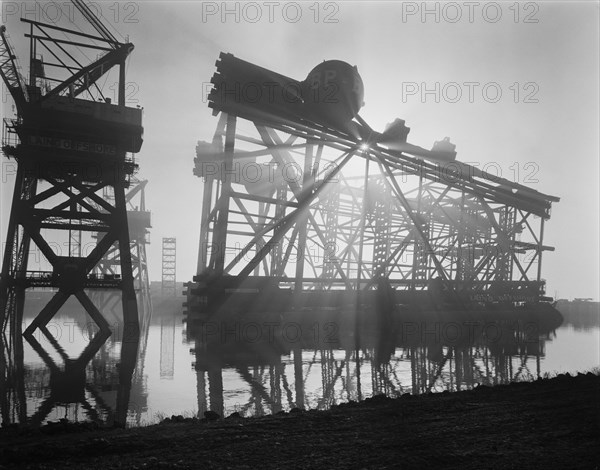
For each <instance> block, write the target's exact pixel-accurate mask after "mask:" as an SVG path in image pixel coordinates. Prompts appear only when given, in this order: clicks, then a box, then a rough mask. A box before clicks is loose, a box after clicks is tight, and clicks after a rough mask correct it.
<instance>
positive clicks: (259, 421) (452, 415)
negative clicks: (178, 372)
mask: <svg viewBox="0 0 600 470" xmlns="http://www.w3.org/2000/svg"><path fill="white" fill-rule="evenodd" d="M169 421H172V420H169ZM175 421H180V420H175ZM57 426H59V427H60V425H55V426H54V429H53V430H51V429H50V428H52V427H46V428H42V429H40V430H35V431H34V430H20V431H19V430H15V429H13V430H8V429H2V431H0V465H1V466H0V468H32V469H34V468H36V469H37V468H45V469H51V468H56V469H62V468H68V467H70V468H78V469H79V468H81V469H84V468H86V469H87V468H89V469H106V468H140V469H141V468H182V469H193V468H194V469H195V468H211V469H212V468H214V469H220V468H236V469H243V468H245V469H250V468H262V469H276V468H286V469H300V468H302V469H304V468H314V469H317V468H318V469H325V468H357V469H362V468H407V469H412V468H415V469H421V468H461V469H480V468H495V469H509V468H519V469H522V468H544V469H548V468H556V469H563V468H582V469H583V468H589V469H594V468H598V466H599V465H600V377H599V376H598V375H595V374H592V373H588V374H579V375H577V376H575V377H571V376H568V375H561V376H558V377H556V378H553V379H545V380H538V381H536V382H531V383H525V382H518V383H513V384H511V385H501V386H496V387H477V388H476V389H474V390H470V391H464V392H456V393H439V394H429V395H421V396H411V395H403V396H402V397H400V398H397V399H388V398H385V397H375V398H371V399H367V400H365V401H363V402H360V403H350V404H343V405H339V406H335V407H333V408H332V409H331V410H328V411H296V412H290V413H282V414H279V415H275V416H267V417H262V418H247V419H245V418H236V417H232V418H227V419H219V420H216V421H208V420H197V419H188V420H186V421H184V422H169V423H163V424H158V425H153V426H148V427H143V428H133V429H96V430H86V428H89V427H90V426H81V425H66V426H63V429H58V428H57Z"/></svg>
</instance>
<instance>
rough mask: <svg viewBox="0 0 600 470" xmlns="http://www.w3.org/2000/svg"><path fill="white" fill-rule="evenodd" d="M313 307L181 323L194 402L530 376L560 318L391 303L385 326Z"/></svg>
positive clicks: (274, 406) (255, 401)
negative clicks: (403, 309) (417, 310)
mask: <svg viewBox="0 0 600 470" xmlns="http://www.w3.org/2000/svg"><path fill="white" fill-rule="evenodd" d="M328 315H329V318H327V316H328ZM320 316H321V319H320V318H319V315H314V316H308V315H307V316H305V317H302V318H300V317H299V316H298V315H297V314H292V315H283V316H281V315H280V316H277V315H275V316H272V317H268V316H266V317H264V316H263V317H261V318H254V319H249V318H243V319H233V320H232V319H229V320H227V321H221V322H208V323H206V322H204V323H198V324H193V323H191V324H188V326H187V339H188V342H189V343H190V344H191V345H193V347H192V349H191V353H192V355H193V356H194V359H193V367H194V370H195V371H196V376H197V391H198V404H197V405H198V410H199V411H200V412H202V411H204V410H208V409H210V410H212V411H214V412H216V413H219V414H220V415H224V414H228V413H231V412H234V411H237V412H239V413H242V414H244V415H263V414H266V413H277V412H279V411H281V410H289V409H291V408H296V407H297V408H319V409H324V408H328V407H330V406H331V405H333V404H336V403H339V402H344V401H349V400H361V399H364V398H365V397H368V396H371V395H374V394H379V393H384V394H386V395H389V396H398V395H401V394H403V393H413V394H420V393H427V392H434V391H435V392H439V391H443V390H448V391H455V390H463V389H469V388H472V387H474V386H476V385H478V384H482V385H495V384H501V383H508V382H511V381H514V380H531V379H534V378H536V377H539V376H540V374H541V369H540V359H541V358H543V356H544V354H545V342H546V341H547V340H549V339H551V337H552V336H553V335H554V331H555V329H556V328H558V327H559V326H560V324H561V321H562V318H561V317H560V314H558V312H556V311H555V310H553V309H540V310H539V311H528V312H489V311H488V312H479V313H477V312H473V313H470V314H465V313H464V312H446V313H443V314H439V313H435V314H434V315H428V314H422V315H418V316H414V315H410V314H407V313H404V314H403V313H400V314H398V315H396V316H395V318H394V319H392V321H391V323H389V324H388V325H386V328H385V329H381V328H379V327H377V326H373V325H371V326H369V322H368V320H363V321H360V320H359V323H358V324H357V323H356V322H355V321H354V319H352V318H344V317H343V315H337V316H334V317H332V316H331V315H330V314H329V313H328V312H321V313H320ZM322 318H324V319H326V320H327V321H323V320H322ZM364 318H366V319H368V318H373V316H369V315H365V316H364Z"/></svg>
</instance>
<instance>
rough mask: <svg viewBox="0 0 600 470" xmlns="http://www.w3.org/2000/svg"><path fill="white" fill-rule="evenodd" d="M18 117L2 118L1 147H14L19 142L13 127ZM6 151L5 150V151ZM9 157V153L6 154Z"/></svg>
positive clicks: (17, 122) (17, 121)
mask: <svg viewBox="0 0 600 470" xmlns="http://www.w3.org/2000/svg"><path fill="white" fill-rule="evenodd" d="M19 122H20V121H19V120H18V119H9V118H4V119H3V120H2V149H3V150H4V149H5V148H16V147H17V145H19V144H20V143H21V141H20V139H19V136H18V135H17V131H16V130H15V127H16V126H17V124H19ZM5 153H6V152H5ZM6 156H7V157H9V155H6Z"/></svg>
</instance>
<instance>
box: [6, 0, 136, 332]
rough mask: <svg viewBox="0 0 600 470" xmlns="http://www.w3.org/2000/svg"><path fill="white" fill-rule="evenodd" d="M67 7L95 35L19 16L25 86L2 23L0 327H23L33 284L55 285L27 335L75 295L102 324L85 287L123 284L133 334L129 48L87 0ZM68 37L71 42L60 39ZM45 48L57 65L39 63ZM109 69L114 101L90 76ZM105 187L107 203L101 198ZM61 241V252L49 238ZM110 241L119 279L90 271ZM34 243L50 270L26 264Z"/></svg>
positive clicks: (133, 113)
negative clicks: (13, 113) (11, 167)
mask: <svg viewBox="0 0 600 470" xmlns="http://www.w3.org/2000/svg"><path fill="white" fill-rule="evenodd" d="M74 3H75V6H76V7H77V8H78V9H79V10H80V11H81V12H82V13H83V14H84V17H85V18H86V19H87V20H88V22H89V23H90V24H91V25H92V26H93V28H94V29H95V31H96V32H97V35H93V34H87V33H84V32H82V31H73V30H68V29H66V28H62V27H59V26H57V25H54V24H46V23H40V22H37V21H33V20H28V19H22V21H23V22H25V23H27V24H28V26H29V34H26V37H28V38H29V39H30V48H29V49H30V57H29V70H30V72H29V80H28V82H25V80H24V79H23V77H21V75H20V73H19V69H18V66H17V65H16V62H15V56H14V53H13V51H12V48H11V46H10V44H9V42H8V40H7V38H6V36H5V27H4V26H2V50H0V56H1V57H2V58H3V62H2V63H1V64H0V65H1V71H2V77H3V79H4V82H5V84H6V86H7V88H8V90H9V91H10V93H11V95H12V97H13V99H14V101H15V105H16V109H17V117H16V119H10V120H5V121H4V136H5V137H6V139H5V140H4V141H3V144H2V145H3V146H2V150H3V153H4V155H5V156H6V157H7V158H10V159H14V160H15V161H16V162H17V165H18V170H17V175H16V181H15V187H14V188H15V189H14V195H13V200H12V206H11V212H10V218H9V224H8V232H7V242H6V248H5V252H4V258H3V264H2V278H1V279H0V324H1V326H2V330H3V331H5V330H6V328H7V325H8V324H11V325H13V326H14V328H13V329H14V331H20V324H21V320H22V309H23V301H24V296H25V290H26V289H28V288H31V287H51V288H55V289H57V291H56V293H55V295H54V297H53V298H52V300H51V301H50V302H49V303H48V304H47V305H46V307H44V309H43V310H42V311H41V312H40V313H39V315H38V316H37V317H36V319H35V320H34V321H33V322H32V323H31V324H30V326H29V327H28V329H27V330H26V332H25V333H27V334H31V333H32V332H33V331H34V330H35V329H36V328H38V327H40V328H41V327H43V326H44V325H45V324H46V323H47V322H48V321H49V320H50V319H51V318H52V316H53V315H54V314H56V312H57V311H58V310H59V309H60V308H61V306H62V305H64V303H65V302H66V300H67V299H68V298H69V297H70V296H72V295H73V296H75V297H76V298H77V299H78V300H79V302H80V303H81V304H82V306H83V307H84V308H85V310H86V311H87V312H88V314H89V315H90V316H91V317H92V318H93V319H94V321H95V322H96V323H98V324H99V325H104V324H105V323H106V320H105V319H104V318H103V317H102V314H101V313H100V312H99V311H98V308H97V307H96V306H95V305H94V304H93V302H92V301H91V300H90V298H89V296H88V295H87V293H86V292H85V291H84V289H90V288H91V289H93V288H117V289H120V290H121V291H122V303H123V311H124V314H125V316H126V322H127V323H128V324H129V326H130V328H131V331H137V330H139V326H138V315H137V303H136V297H135V290H134V286H133V273H132V264H131V254H130V251H129V244H130V240H129V233H128V223H127V207H126V199H125V190H126V188H127V187H128V185H129V179H130V176H131V175H132V174H133V173H134V171H135V169H136V167H137V165H136V164H135V161H134V158H133V154H134V153H135V152H138V151H139V150H140V148H141V145H142V134H143V128H142V110H141V109H135V108H128V107H126V106H125V85H126V81H125V64H126V59H127V57H128V56H129V54H130V53H131V51H132V50H133V44H130V43H121V42H119V41H117V40H116V39H115V37H114V36H113V35H112V34H111V33H110V32H108V31H107V30H106V28H105V27H104V26H103V25H102V24H101V23H100V21H99V20H98V19H97V18H96V17H95V16H94V14H93V13H92V12H91V10H89V7H87V5H86V4H84V3H83V2H80V1H76V2H74ZM67 34H68V35H70V36H69V37H70V38H71V39H72V40H65V39H63V36H65V35H67ZM42 51H43V52H47V53H48V54H50V55H51V56H52V57H53V58H54V59H53V60H54V61H52V62H51V61H48V56H46V59H44V56H43V55H42ZM84 51H87V52H90V51H95V52H96V53H98V52H100V55H99V56H98V58H97V59H96V60H94V61H93V62H92V63H90V64H88V65H84V61H85V60H88V61H89V59H87V56H86V55H85V52H84ZM4 58H8V59H6V60H4ZM115 66H117V67H118V69H119V79H118V103H117V104H112V102H111V99H110V98H106V97H104V96H103V95H102V91H101V90H100V88H99V87H98V85H97V82H98V80H99V79H100V78H101V77H103V76H104V75H105V74H106V73H107V72H108V71H109V70H110V69H111V68H113V67H115ZM84 97H85V98H84ZM86 98H87V99H86ZM90 98H91V99H90ZM107 193H108V194H110V195H111V198H110V199H107V198H105V197H103V196H104V195H105V194H107ZM92 233H101V234H102V236H101V237H98V238H97V243H94V246H93V247H92V248H91V249H89V250H86V252H85V253H83V252H81V250H80V249H78V248H77V247H81V245H82V243H83V242H82V238H81V237H82V234H85V235H86V236H87V237H88V239H89V237H90V236H91V234H92ZM65 238H66V239H67V240H68V245H69V247H68V249H67V250H66V252H65V251H64V250H61V249H60V248H61V247H60V245H59V244H57V243H56V240H62V239H65ZM32 242H33V244H32ZM115 243H118V246H119V251H120V278H119V279H117V278H116V277H115V276H98V275H96V274H94V273H93V272H92V271H93V270H94V269H95V267H96V265H97V264H98V263H99V262H100V260H101V259H102V258H103V256H104V255H105V254H106V253H107V252H108V251H109V250H110V249H111V247H112V246H113V244H115ZM33 245H35V246H36V247H37V248H38V249H39V250H40V252H41V254H42V255H43V256H44V258H45V259H46V260H47V262H48V263H49V264H50V266H51V270H48V271H32V270H31V268H30V266H29V262H28V257H29V249H30V246H33ZM11 336H15V335H14V334H12V333H11ZM136 336H137V333H136Z"/></svg>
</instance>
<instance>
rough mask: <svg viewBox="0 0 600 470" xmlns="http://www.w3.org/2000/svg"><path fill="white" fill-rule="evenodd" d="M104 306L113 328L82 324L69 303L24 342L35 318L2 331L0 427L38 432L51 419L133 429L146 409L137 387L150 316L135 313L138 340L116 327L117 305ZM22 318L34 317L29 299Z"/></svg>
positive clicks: (81, 317) (79, 312) (134, 332)
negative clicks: (22, 426)
mask: <svg viewBox="0 0 600 470" xmlns="http://www.w3.org/2000/svg"><path fill="white" fill-rule="evenodd" d="M106 295H107V296H108V297H114V296H115V294H113V293H107V294H106ZM38 300H39V299H38ZM105 300H106V302H105V305H109V306H110V310H107V312H105V311H103V312H102V313H103V316H104V318H107V317H106V314H107V313H111V312H112V314H114V315H116V316H114V317H113V320H114V322H113V323H112V325H109V324H108V323H107V322H100V323H99V324H98V323H96V322H89V321H86V320H89V317H88V318H85V316H84V315H85V314H84V313H83V310H82V308H81V306H79V305H77V304H76V303H75V302H68V303H67V304H66V305H65V307H64V308H63V309H62V310H61V312H59V315H57V316H56V317H55V318H53V319H52V321H50V322H49V323H48V324H46V325H44V326H41V327H39V328H37V329H35V330H34V331H28V330H25V334H23V327H24V326H25V325H26V324H27V323H29V322H30V321H31V320H32V319H33V318H34V316H35V315H30V316H29V317H28V316H27V315H26V316H25V319H24V322H19V323H16V322H15V323H14V324H11V325H10V326H9V328H7V329H8V331H7V332H5V334H4V335H2V338H1V339H0V343H1V346H2V355H1V363H0V364H1V370H0V380H1V381H2V383H1V385H2V387H1V393H0V400H1V407H0V410H1V414H2V423H3V425H6V424H11V423H17V424H28V425H31V426H39V425H41V424H43V423H45V422H48V421H55V420H57V419H60V420H62V421H64V420H66V421H71V422H78V421H92V422H98V423H104V424H108V425H120V426H124V425H125V424H126V423H127V422H130V423H131V422H132V421H133V422H135V421H137V422H138V423H139V422H140V420H141V417H142V415H143V413H144V412H145V408H144V405H145V404H146V402H147V398H146V396H145V395H146V387H145V384H141V383H140V382H143V362H144V361H143V356H144V354H145V350H146V346H147V339H148V329H149V325H150V316H151V311H150V310H147V309H140V313H141V318H140V329H141V331H140V332H139V334H138V330H137V329H136V328H132V327H131V325H128V324H126V323H123V321H122V318H123V317H122V314H119V312H118V309H115V304H116V303H115V302H113V300H112V299H110V298H109V299H105ZM119 300H120V299H119ZM39 303H43V300H42V301H40V302H39ZM26 311H28V312H30V313H32V312H37V311H39V310H38V308H37V306H36V305H35V299H34V302H33V305H31V303H30V305H29V308H28V309H27V310H26ZM108 318H110V317H108ZM23 340H25V341H23ZM78 349H79V350H80V351H78ZM138 353H139V355H138ZM39 359H41V362H40V361H39ZM138 361H139V363H140V367H137V368H136V364H137V363H138Z"/></svg>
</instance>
